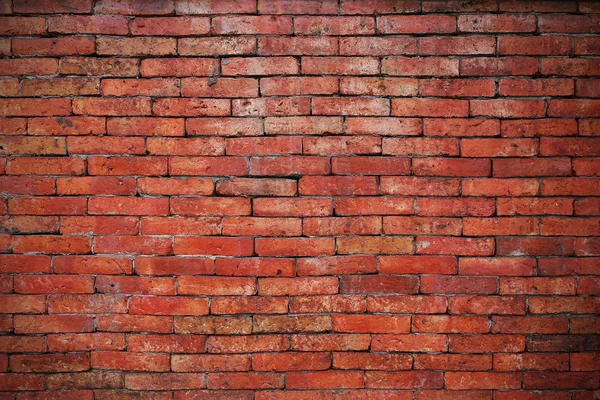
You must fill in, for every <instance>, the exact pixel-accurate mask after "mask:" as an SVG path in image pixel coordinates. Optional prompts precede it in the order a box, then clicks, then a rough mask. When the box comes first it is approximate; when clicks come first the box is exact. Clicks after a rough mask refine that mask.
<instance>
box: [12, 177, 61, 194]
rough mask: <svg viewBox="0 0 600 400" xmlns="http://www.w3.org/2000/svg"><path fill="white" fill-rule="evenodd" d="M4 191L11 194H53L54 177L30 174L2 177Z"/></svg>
mask: <svg viewBox="0 0 600 400" xmlns="http://www.w3.org/2000/svg"><path fill="white" fill-rule="evenodd" d="M0 183H1V185H2V189H3V190H2V191H3V192H4V193H10V194H13V195H15V194H29V195H44V194H45V195H51V194H53V192H54V188H53V186H54V179H52V178H37V177H28V176H2V177H0Z"/></svg>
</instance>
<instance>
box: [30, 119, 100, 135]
mask: <svg viewBox="0 0 600 400" xmlns="http://www.w3.org/2000/svg"><path fill="white" fill-rule="evenodd" d="M105 124H106V122H105V119H104V118H99V117H74V116H70V117H64V118H62V117H61V118H29V121H28V132H29V133H30V134H33V135H44V136H50V135H61V136H62V135H88V134H104V133H105Z"/></svg>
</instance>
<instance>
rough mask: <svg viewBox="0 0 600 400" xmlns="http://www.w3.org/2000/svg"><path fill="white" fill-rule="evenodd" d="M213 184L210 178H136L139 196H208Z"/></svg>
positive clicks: (211, 191)
mask: <svg viewBox="0 0 600 400" xmlns="http://www.w3.org/2000/svg"><path fill="white" fill-rule="evenodd" d="M213 190H214V184H213V182H212V180H211V179H210V178H138V191H139V193H141V194H164V195H177V194H184V195H185V194H195V195H202V194H204V195H210V194H212V193H213Z"/></svg>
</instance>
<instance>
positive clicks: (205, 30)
mask: <svg viewBox="0 0 600 400" xmlns="http://www.w3.org/2000/svg"><path fill="white" fill-rule="evenodd" d="M0 24H1V25H2V26H3V27H2V28H0V36H32V35H46V33H50V34H82V33H83V34H103V35H129V34H131V35H133V36H196V35H209V34H212V35H291V34H294V35H316V36H323V35H325V36H329V35H332V36H344V35H381V34H383V35H386V34H387V35H389V34H405V35H411V34H412V35H414V34H418V35H425V34H442V33H446V34H452V33H457V32H460V33H463V32H467V33H497V32H503V33H505V32H518V33H532V32H537V33H572V34H586V33H587V34H590V33H598V32H599V31H600V29H599V28H598V25H599V24H600V16H596V15H591V14H590V15H573V14H547V15H538V16H536V15H532V14H510V15H494V14H467V15H459V16H453V15H378V16H376V17H373V16H326V17H312V16H294V17H292V16H277V15H260V16H213V17H212V18H209V17H154V18H147V17H146V18H144V17H136V18H133V19H131V20H130V19H129V18H127V17H118V16H108V15H94V16H68V15H67V16H57V17H53V16H50V17H48V18H47V19H46V18H44V17H11V16H4V17H0ZM524 39H525V38H522V39H521V38H520V39H519V40H524ZM167 40H168V41H163V42H162V43H169V42H172V43H174V42H175V38H170V39H167ZM48 43H52V42H51V41H49V42H48ZM122 43H124V44H125V43H127V40H124V41H123V42H122ZM138 43H144V42H143V41H138ZM155 43H157V42H155ZM173 47H174V46H173ZM155 54H158V53H155ZM162 54H164V53H162Z"/></svg>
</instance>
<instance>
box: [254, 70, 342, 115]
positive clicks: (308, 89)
mask: <svg viewBox="0 0 600 400" xmlns="http://www.w3.org/2000/svg"><path fill="white" fill-rule="evenodd" d="M260 91H261V94H263V95H264V96H295V95H305V94H336V93H337V91H338V80H337V78H334V77H316V78H315V77H287V78H262V79H261V80H260ZM286 114H288V115H289V113H286Z"/></svg>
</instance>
